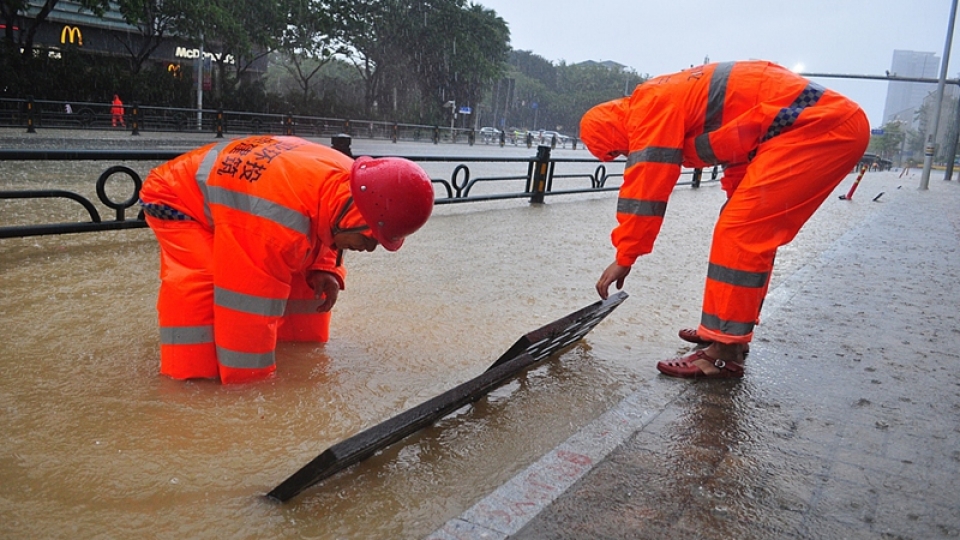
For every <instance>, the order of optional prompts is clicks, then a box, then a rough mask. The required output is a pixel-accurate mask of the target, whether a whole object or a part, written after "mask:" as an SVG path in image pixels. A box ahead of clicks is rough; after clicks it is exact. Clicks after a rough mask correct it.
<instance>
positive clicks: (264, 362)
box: [217, 347, 276, 369]
mask: <svg viewBox="0 0 960 540" xmlns="http://www.w3.org/2000/svg"><path fill="white" fill-rule="evenodd" d="M217 361H218V362H220V364H221V365H224V366H226V367H230V368H237V369H260V368H265V367H270V366H272V365H274V364H276V355H275V354H274V351H270V352H265V353H245V352H238V351H231V350H230V349H224V348H223V347H217Z"/></svg>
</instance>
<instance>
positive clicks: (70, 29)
mask: <svg viewBox="0 0 960 540" xmlns="http://www.w3.org/2000/svg"><path fill="white" fill-rule="evenodd" d="M67 41H69V42H70V43H74V42H76V44H77V46H78V47H83V32H81V31H80V27H79V26H70V25H69V24H65V25H63V30H61V31H60V43H62V44H64V45H66V44H67Z"/></svg>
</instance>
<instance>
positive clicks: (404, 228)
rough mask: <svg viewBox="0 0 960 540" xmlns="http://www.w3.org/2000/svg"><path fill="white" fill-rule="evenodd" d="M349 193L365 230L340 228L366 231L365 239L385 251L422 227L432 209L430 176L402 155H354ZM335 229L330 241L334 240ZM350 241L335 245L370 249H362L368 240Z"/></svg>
mask: <svg viewBox="0 0 960 540" xmlns="http://www.w3.org/2000/svg"><path fill="white" fill-rule="evenodd" d="M350 194H351V195H352V198H353V201H354V203H355V204H356V208H357V210H358V211H359V212H360V215H361V216H362V217H363V221H364V222H365V226H366V227H369V230H366V229H365V230H364V231H340V232H361V233H363V232H365V231H366V234H367V236H368V241H369V240H370V239H372V240H375V241H376V242H379V243H380V245H382V246H383V247H384V249H386V250H387V251H396V250H398V249H400V246H401V245H403V240H404V239H405V238H406V237H407V236H409V235H411V234H413V233H414V232H416V231H417V229H419V228H420V227H422V226H423V224H424V223H426V222H427V219H429V218H430V213H431V212H432V211H433V197H434V193H433V184H431V182H430V177H429V176H427V173H426V172H425V171H424V170H423V169H422V168H420V166H419V165H417V164H416V163H414V162H412V161H410V160H407V159H403V158H394V157H388V158H376V159H374V158H369V157H361V158H358V159H357V160H356V161H355V162H354V164H353V169H352V171H351V174H350ZM337 232H338V231H334V233H335V234H334V243H338V242H337V241H336V233H337ZM341 238H343V237H341ZM354 241H355V243H353V244H350V245H344V246H340V245H339V244H338V246H337V247H338V249H353V250H360V251H373V248H372V247H371V248H370V249H365V248H366V247H368V246H369V242H367V243H362V244H361V243H359V242H361V241H360V240H359V239H354ZM373 247H376V243H374V244H373ZM358 248H360V249H358Z"/></svg>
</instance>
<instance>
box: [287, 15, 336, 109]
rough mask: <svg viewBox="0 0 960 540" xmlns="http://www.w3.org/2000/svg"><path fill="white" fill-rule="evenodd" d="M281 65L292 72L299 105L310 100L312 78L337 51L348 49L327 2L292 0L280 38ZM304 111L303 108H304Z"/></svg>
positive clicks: (302, 105) (305, 105) (305, 103)
mask: <svg viewBox="0 0 960 540" xmlns="http://www.w3.org/2000/svg"><path fill="white" fill-rule="evenodd" d="M280 50H281V51H282V56H283V57H284V60H285V62H284V63H283V64H282V65H283V66H284V68H285V69H286V70H287V71H288V72H289V73H290V74H291V75H293V76H294V78H295V79H296V81H297V84H298V86H299V87H300V90H301V92H302V94H301V107H302V108H304V109H306V107H307V104H308V103H309V101H310V98H311V95H312V94H314V93H312V92H311V89H310V86H311V80H312V79H313V78H314V77H315V76H316V75H317V74H318V73H319V72H320V70H321V69H322V68H323V66H325V65H326V64H328V63H329V62H331V61H332V60H333V59H334V58H335V56H336V55H337V54H344V53H346V52H347V50H346V47H345V46H343V45H342V30H341V28H340V27H339V26H338V24H337V16H336V14H335V13H333V12H332V11H331V10H330V9H329V6H328V5H327V4H326V2H322V1H319V0H293V1H292V2H291V4H290V11H289V21H288V24H287V28H286V30H285V31H284V32H283V36H282V38H281V40H280ZM304 112H306V111H304Z"/></svg>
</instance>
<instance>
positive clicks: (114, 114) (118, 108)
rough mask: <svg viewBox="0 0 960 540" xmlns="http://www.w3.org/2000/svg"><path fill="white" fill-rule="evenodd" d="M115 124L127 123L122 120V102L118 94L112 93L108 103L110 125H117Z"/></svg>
mask: <svg viewBox="0 0 960 540" xmlns="http://www.w3.org/2000/svg"><path fill="white" fill-rule="evenodd" d="M117 124H120V125H121V126H122V127H127V123H126V122H125V121H124V120H123V102H122V101H120V96H119V95H117V94H114V95H113V102H112V103H111V105H110V125H112V126H113V127H117Z"/></svg>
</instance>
